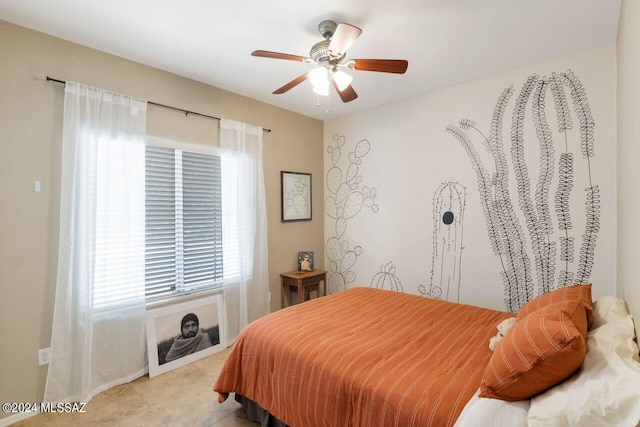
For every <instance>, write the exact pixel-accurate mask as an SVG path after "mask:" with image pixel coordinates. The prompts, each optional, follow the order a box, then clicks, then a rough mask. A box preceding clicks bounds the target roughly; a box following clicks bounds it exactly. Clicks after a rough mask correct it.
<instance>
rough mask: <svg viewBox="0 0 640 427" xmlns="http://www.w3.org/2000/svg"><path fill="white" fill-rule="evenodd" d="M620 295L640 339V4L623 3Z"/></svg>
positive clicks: (620, 36)
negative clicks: (639, 280) (639, 177)
mask: <svg viewBox="0 0 640 427" xmlns="http://www.w3.org/2000/svg"><path fill="white" fill-rule="evenodd" d="M617 46H618V104H617V106H618V171H617V172H618V173H617V176H618V280H617V285H618V294H619V295H620V296H621V297H622V298H624V299H625V300H626V301H627V304H628V306H629V309H630V311H631V314H632V315H633V316H634V318H635V320H636V334H637V335H638V336H640V284H639V283H638V261H639V260H640V221H639V218H640V197H639V196H640V180H639V179H638V175H639V173H638V169H639V168H640V120H639V119H640V106H639V105H638V102H639V101H640V79H638V76H640V3H639V2H637V1H633V0H624V1H623V2H622V11H621V14H620V27H619V31H618V42H617Z"/></svg>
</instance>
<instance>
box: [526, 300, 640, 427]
mask: <svg viewBox="0 0 640 427" xmlns="http://www.w3.org/2000/svg"><path fill="white" fill-rule="evenodd" d="M593 308H594V311H595V315H596V318H595V322H594V325H593V327H592V329H591V330H590V331H589V336H588V339H587V354H586V357H585V360H584V364H583V365H582V367H581V368H580V370H579V371H578V372H577V373H576V374H574V375H573V376H571V377H570V378H568V379H567V380H565V381H564V382H562V383H560V384H558V385H557V386H555V387H553V388H551V389H549V390H547V391H546V392H544V393H542V394H539V395H538V396H536V397H534V398H533V399H531V407H530V408H529V415H528V417H527V420H528V422H529V426H530V427H537V426H581V427H582V426H615V427H618V426H631V427H633V426H636V425H637V424H638V422H639V421H640V362H639V361H638V360H639V358H638V345H637V344H636V342H635V341H634V336H635V330H634V327H633V321H632V320H631V316H630V315H629V313H628V312H627V310H626V304H625V302H624V301H623V300H620V299H618V298H615V297H603V298H601V299H599V300H598V301H596V302H595V303H594V305H593Z"/></svg>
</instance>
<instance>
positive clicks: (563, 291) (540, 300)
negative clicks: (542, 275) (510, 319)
mask: <svg viewBox="0 0 640 427" xmlns="http://www.w3.org/2000/svg"><path fill="white" fill-rule="evenodd" d="M570 299H578V300H580V301H582V304H583V305H584V308H585V310H586V312H587V322H588V327H589V328H590V327H591V325H592V324H593V321H594V319H595V315H594V313H593V301H592V300H591V283H587V284H585V285H573V286H567V287H564V288H558V289H555V290H553V291H551V292H547V293H546V294H542V295H540V296H539V297H537V298H535V299H532V300H531V301H529V302H528V303H526V304H525V305H523V306H522V307H521V308H520V311H519V312H518V320H522V319H524V318H525V317H526V316H528V315H529V314H531V313H533V312H534V311H536V310H538V309H540V308H542V307H544V306H545V305H548V304H552V303H554V302H560V301H567V300H570Z"/></svg>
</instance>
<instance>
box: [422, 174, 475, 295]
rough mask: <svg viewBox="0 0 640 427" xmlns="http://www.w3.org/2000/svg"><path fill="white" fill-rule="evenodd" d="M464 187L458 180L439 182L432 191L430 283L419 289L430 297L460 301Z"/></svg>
mask: <svg viewBox="0 0 640 427" xmlns="http://www.w3.org/2000/svg"><path fill="white" fill-rule="evenodd" d="M465 199H466V192H465V188H464V187H463V186H462V185H461V184H459V183H457V182H445V183H443V184H441V185H440V186H439V187H438V188H437V189H436V192H435V194H434V195H433V254H432V258H431V283H430V285H429V289H428V290H427V289H426V287H425V286H424V285H419V286H418V292H420V294H421V295H423V296H428V297H430V298H436V299H443V300H446V301H454V302H459V301H460V266H461V262H462V237H463V227H462V226H463V219H464V208H465Z"/></svg>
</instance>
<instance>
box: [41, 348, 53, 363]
mask: <svg viewBox="0 0 640 427" xmlns="http://www.w3.org/2000/svg"><path fill="white" fill-rule="evenodd" d="M50 358H51V347H47V348H41V349H40V350H38V364H39V365H40V366H42V365H48V364H49V359H50Z"/></svg>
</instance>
